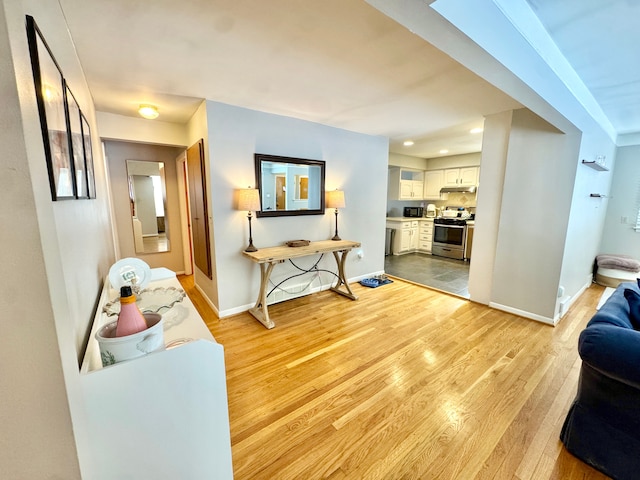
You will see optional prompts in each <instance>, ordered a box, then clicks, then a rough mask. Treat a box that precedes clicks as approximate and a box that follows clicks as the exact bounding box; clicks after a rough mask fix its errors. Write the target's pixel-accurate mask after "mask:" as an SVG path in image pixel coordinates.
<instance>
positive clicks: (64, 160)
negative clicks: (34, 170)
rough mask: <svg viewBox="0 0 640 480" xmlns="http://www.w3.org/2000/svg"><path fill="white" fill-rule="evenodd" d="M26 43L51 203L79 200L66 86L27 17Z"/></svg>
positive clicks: (38, 31)
mask: <svg viewBox="0 0 640 480" xmlns="http://www.w3.org/2000/svg"><path fill="white" fill-rule="evenodd" d="M27 39H28V42H29V53H30V56H31V68H32V70H33V79H34V84H35V89H36V101H37V103H38V112H39V114H40V127H41V130H42V140H43V143H44V151H45V158H46V161H47V171H48V175H49V186H50V188H51V198H52V200H66V199H74V198H76V189H75V184H76V181H75V171H74V165H73V160H72V157H71V154H70V151H69V145H70V136H69V132H68V130H67V128H68V126H67V116H66V108H65V107H66V101H65V85H64V78H63V76H62V71H61V70H60V68H59V67H58V63H57V62H56V60H55V58H54V56H53V54H52V53H51V50H50V49H49V46H48V45H47V42H46V41H45V39H44V37H43V35H42V32H40V29H39V28H38V26H37V25H36V22H35V20H34V19H33V17H31V16H28V15H27Z"/></svg>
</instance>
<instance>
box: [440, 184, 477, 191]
mask: <svg viewBox="0 0 640 480" xmlns="http://www.w3.org/2000/svg"><path fill="white" fill-rule="evenodd" d="M440 193H476V186H475V185H471V186H470V187H442V188H441V189H440Z"/></svg>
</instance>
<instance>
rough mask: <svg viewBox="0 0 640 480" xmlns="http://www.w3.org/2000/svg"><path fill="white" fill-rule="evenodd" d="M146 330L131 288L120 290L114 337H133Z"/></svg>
mask: <svg viewBox="0 0 640 480" xmlns="http://www.w3.org/2000/svg"><path fill="white" fill-rule="evenodd" d="M146 329H147V322H146V321H145V319H144V317H143V316H142V313H140V310H139V309H138V306H137V305H136V296H135V295H134V294H133V291H132V290H131V287H130V286H128V285H125V286H124V287H121V288H120V314H119V315H118V323H117V324H116V337H124V336H126V335H133V334H134V333H138V332H141V331H143V330H146Z"/></svg>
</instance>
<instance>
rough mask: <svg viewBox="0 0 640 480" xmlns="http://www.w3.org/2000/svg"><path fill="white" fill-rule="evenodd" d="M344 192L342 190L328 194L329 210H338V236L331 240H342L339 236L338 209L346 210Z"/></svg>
mask: <svg viewBox="0 0 640 480" xmlns="http://www.w3.org/2000/svg"><path fill="white" fill-rule="evenodd" d="M344 206H345V203H344V192H343V191H342V190H331V191H328V192H327V208H335V209H336V234H335V235H334V236H333V238H332V239H331V240H342V239H341V238H340V237H339V236H338V209H339V208H344Z"/></svg>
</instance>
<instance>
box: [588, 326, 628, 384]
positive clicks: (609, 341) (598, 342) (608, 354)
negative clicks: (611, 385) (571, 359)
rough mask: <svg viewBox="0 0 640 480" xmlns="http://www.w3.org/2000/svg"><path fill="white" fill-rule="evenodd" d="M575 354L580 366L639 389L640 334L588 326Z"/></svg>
mask: <svg viewBox="0 0 640 480" xmlns="http://www.w3.org/2000/svg"><path fill="white" fill-rule="evenodd" d="M578 352H579V353H580V357H581V358H582V361H583V362H586V363H587V364H589V365H590V366H591V367H592V368H594V369H596V370H598V371H599V372H600V373H602V374H603V375H606V376H608V377H611V378H613V379H615V380H617V381H619V382H623V383H625V384H627V385H629V386H632V387H634V388H637V389H640V331H636V330H633V329H630V328H623V327H618V326H616V325H609V324H596V325H591V326H589V327H588V328H586V329H584V330H583V331H582V333H580V339H579V340H578Z"/></svg>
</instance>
